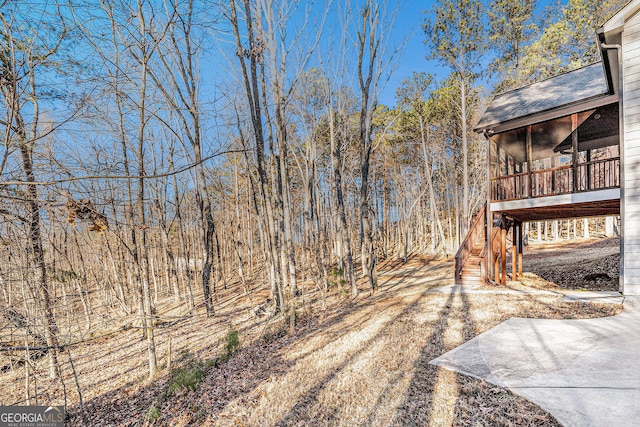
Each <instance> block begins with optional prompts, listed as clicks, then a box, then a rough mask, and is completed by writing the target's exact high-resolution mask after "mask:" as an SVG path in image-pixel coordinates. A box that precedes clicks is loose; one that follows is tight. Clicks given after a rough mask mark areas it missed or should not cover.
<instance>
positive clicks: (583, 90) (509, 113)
mask: <svg viewBox="0 0 640 427" xmlns="http://www.w3.org/2000/svg"><path fill="white" fill-rule="evenodd" d="M605 95H608V87H607V81H606V77H605V73H604V68H603V66H602V63H601V62H597V63H595V64H592V65H589V66H586V67H583V68H579V69H577V70H574V71H570V72H568V73H565V74H561V75H559V76H556V77H552V78H550V79H547V80H543V81H541V82H538V83H534V84H532V85H529V86H525V87H522V88H520V89H516V90H513V91H511V92H506V93H503V94H501V95H498V96H496V97H495V99H494V100H493V102H492V103H491V104H490V105H489V108H487V110H486V111H485V113H484V114H483V115H482V118H481V119H480V121H479V122H478V124H477V125H476V127H475V130H476V131H482V130H484V129H490V128H492V127H495V126H496V125H498V124H502V123H506V122H509V121H512V120H516V119H521V118H524V117H527V116H535V115H537V114H539V113H543V112H547V111H551V110H554V109H558V108H560V107H564V106H568V105H571V104H577V103H580V102H583V101H587V100H590V99H593V98H597V97H601V96H605Z"/></svg>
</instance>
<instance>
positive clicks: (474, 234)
mask: <svg viewBox="0 0 640 427" xmlns="http://www.w3.org/2000/svg"><path fill="white" fill-rule="evenodd" d="M486 218H487V205H486V203H485V204H484V206H483V208H482V210H481V211H480V212H478V214H476V216H475V217H474V218H473V221H472V222H471V225H470V227H469V231H468V232H467V235H466V236H465V238H464V240H463V241H462V243H461V244H460V247H459V248H458V251H457V252H456V255H455V257H454V259H455V279H456V282H458V280H459V279H460V274H461V273H462V269H463V268H464V265H465V263H466V262H467V260H468V259H469V257H470V256H471V253H472V251H473V249H474V248H476V249H480V250H481V251H482V248H483V247H484V246H485V243H486V238H487V237H486V231H485V230H486V222H487V221H486Z"/></svg>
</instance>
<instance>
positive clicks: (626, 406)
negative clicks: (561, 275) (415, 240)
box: [430, 288, 640, 427]
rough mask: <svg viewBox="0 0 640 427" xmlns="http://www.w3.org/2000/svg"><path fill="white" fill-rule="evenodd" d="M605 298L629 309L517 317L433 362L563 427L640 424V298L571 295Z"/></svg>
mask: <svg viewBox="0 0 640 427" xmlns="http://www.w3.org/2000/svg"><path fill="white" fill-rule="evenodd" d="M452 290H453V288H452ZM457 291H462V292H467V291H468V292H477V291H474V290H473V289H468V288H467V289H464V290H462V289H459V288H458V289H457ZM602 297H604V300H606V301H608V302H615V301H617V302H618V303H622V304H623V305H624V311H623V312H622V313H621V314H619V315H617V316H613V317H607V318H600V319H587V320H541V319H522V318H512V319H509V320H507V321H505V322H503V323H501V324H500V325H498V326H496V327H495V328H493V329H490V330H489V331H487V332H485V333H483V334H481V335H479V336H477V337H475V338H474V339H472V340H470V341H468V342H466V343H465V344H463V345H461V346H459V347H457V348H455V349H454V350H452V351H450V352H448V353H445V354H443V355H442V356H440V357H438V358H436V359H434V360H432V361H431V362H430V363H431V364H434V365H438V366H442V367H444V368H447V369H451V370H454V371H457V372H460V373H463V374H466V375H470V376H473V377H476V378H479V379H483V380H486V381H487V382H490V383H492V384H496V385H499V386H501V387H505V388H507V389H509V390H511V391H512V392H514V393H516V394H518V395H520V396H523V397H524V398H526V399H528V400H530V401H531V402H534V403H536V404H537V405H539V406H540V407H542V408H544V409H545V410H547V411H548V412H550V413H551V414H552V415H553V416H554V417H556V419H557V420H558V421H559V422H560V423H562V424H563V425H565V426H579V427H585V426H618V427H621V426H637V425H638V423H639V422H640V297H638V296H635V297H622V296H619V297H615V296H613V295H611V294H610V293H609V294H597V293H594V292H589V293H576V292H567V293H566V295H565V298H567V299H570V300H576V299H581V300H585V299H586V300H601V298H602Z"/></svg>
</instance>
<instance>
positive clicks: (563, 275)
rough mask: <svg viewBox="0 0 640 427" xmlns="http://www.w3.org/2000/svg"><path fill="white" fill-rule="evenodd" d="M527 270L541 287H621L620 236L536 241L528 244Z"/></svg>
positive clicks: (528, 278) (527, 278) (529, 278)
mask: <svg viewBox="0 0 640 427" xmlns="http://www.w3.org/2000/svg"><path fill="white" fill-rule="evenodd" d="M523 258H524V262H523V273H524V276H525V277H524V280H525V281H526V282H527V284H528V285H530V286H533V287H538V288H558V287H559V288H563V289H586V290H593V291H618V288H619V279H620V238H619V237H612V238H595V239H574V240H569V241H560V242H557V243H536V242H532V243H531V244H530V245H528V246H526V247H525V248H524V256H523Z"/></svg>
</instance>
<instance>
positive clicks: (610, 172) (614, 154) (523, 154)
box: [487, 103, 620, 202]
mask: <svg viewBox="0 0 640 427" xmlns="http://www.w3.org/2000/svg"><path fill="white" fill-rule="evenodd" d="M618 129H619V108H618V104H617V103H614V104H609V105H604V106H600V107H597V108H592V109H589V110H587V111H582V112H578V113H573V114H570V115H567V116H563V117H559V118H553V119H551V120H548V121H544V122H541V123H536V124H531V125H527V126H523V127H519V128H516V129H512V130H509V131H506V132H502V133H495V134H491V133H489V134H488V135H487V136H488V137H489V141H490V143H489V147H490V148H489V149H490V153H489V163H490V164H489V170H490V172H489V173H490V178H489V181H490V187H489V188H490V200H491V201H492V202H502V201H511V200H522V199H533V198H539V197H547V196H557V195H563V194H573V193H582V192H589V191H596V190H606V189H612V188H619V187H620V143H619V135H618V133H619V132H618Z"/></svg>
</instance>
